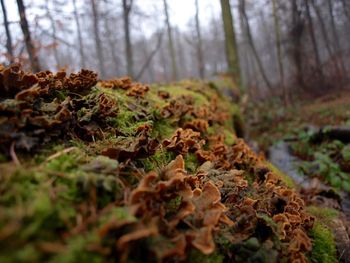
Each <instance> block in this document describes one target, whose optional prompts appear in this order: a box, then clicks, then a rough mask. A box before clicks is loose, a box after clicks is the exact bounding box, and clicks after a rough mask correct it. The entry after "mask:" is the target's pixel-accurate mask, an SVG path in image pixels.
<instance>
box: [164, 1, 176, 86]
mask: <svg viewBox="0 0 350 263" xmlns="http://www.w3.org/2000/svg"><path fill="white" fill-rule="evenodd" d="M163 4H164V13H165V22H166V25H167V30H168V41H169V52H170V59H171V69H172V81H175V80H177V64H176V53H175V47H174V41H173V36H172V29H171V24H170V18H169V12H168V4H167V0H163Z"/></svg>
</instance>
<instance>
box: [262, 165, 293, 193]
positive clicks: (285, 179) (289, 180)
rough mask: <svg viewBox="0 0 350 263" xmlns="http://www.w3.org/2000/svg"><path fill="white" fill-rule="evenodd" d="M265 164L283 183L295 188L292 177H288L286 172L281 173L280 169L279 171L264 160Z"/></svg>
mask: <svg viewBox="0 0 350 263" xmlns="http://www.w3.org/2000/svg"><path fill="white" fill-rule="evenodd" d="M265 164H266V165H267V167H268V168H269V169H270V170H271V171H272V172H273V173H275V174H276V175H277V176H278V177H279V178H280V180H281V181H282V182H283V183H285V184H286V185H287V186H288V187H289V188H295V183H294V181H293V179H292V178H290V177H289V176H288V175H287V174H285V173H283V172H282V171H280V170H279V169H278V168H277V167H276V166H274V165H273V164H272V163H270V162H268V161H266V162H265Z"/></svg>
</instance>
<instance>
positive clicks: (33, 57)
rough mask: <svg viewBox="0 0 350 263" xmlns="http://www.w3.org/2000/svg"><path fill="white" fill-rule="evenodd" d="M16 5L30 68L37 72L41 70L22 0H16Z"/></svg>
mask: <svg viewBox="0 0 350 263" xmlns="http://www.w3.org/2000/svg"><path fill="white" fill-rule="evenodd" d="M17 7H18V13H19V17H20V24H21V29H22V32H23V36H24V42H25V45H26V49H27V52H28V56H29V61H30V65H31V68H32V70H33V72H39V71H40V70H41V68H40V62H39V58H38V54H37V52H36V50H35V47H34V44H33V41H32V37H31V33H30V30H29V25H28V21H27V16H26V9H25V6H24V3H23V0H17Z"/></svg>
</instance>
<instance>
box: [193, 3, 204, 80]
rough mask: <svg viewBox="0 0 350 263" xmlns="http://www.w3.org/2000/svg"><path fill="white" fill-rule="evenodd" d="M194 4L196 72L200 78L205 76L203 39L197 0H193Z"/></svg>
mask: <svg viewBox="0 0 350 263" xmlns="http://www.w3.org/2000/svg"><path fill="white" fill-rule="evenodd" d="M195 4H196V16H195V20H196V33H197V45H196V46H197V63H198V73H199V76H200V78H201V79H204V77H205V64H204V54H203V41H202V32H201V25H200V21H199V5H198V0H195Z"/></svg>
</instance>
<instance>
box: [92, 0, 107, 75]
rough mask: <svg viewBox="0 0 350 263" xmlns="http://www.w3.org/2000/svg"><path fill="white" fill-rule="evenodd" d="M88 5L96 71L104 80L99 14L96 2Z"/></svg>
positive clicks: (93, 1) (93, 0) (94, 0)
mask: <svg viewBox="0 0 350 263" xmlns="http://www.w3.org/2000/svg"><path fill="white" fill-rule="evenodd" d="M90 3H91V8H92V18H93V26H94V40H95V48H96V54H97V61H98V69H99V71H100V74H101V78H104V77H105V76H106V71H105V65H104V58H103V50H102V42H101V37H100V29H99V14H98V10H97V2H96V0H91V1H90Z"/></svg>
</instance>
